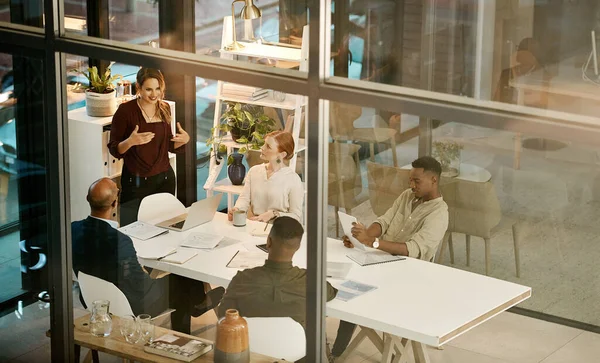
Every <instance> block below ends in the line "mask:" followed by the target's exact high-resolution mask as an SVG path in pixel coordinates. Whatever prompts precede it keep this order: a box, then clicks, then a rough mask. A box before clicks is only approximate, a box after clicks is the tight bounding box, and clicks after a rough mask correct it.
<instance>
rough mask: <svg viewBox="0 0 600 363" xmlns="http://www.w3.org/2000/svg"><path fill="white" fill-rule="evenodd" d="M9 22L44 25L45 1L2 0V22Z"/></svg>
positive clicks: (0, 15) (0, 13)
mask: <svg viewBox="0 0 600 363" xmlns="http://www.w3.org/2000/svg"><path fill="white" fill-rule="evenodd" d="M1 22H7V23H13V24H20V25H28V26H33V27H36V28H41V27H43V26H44V1H43V0H31V1H14V0H2V1H0V23H1Z"/></svg>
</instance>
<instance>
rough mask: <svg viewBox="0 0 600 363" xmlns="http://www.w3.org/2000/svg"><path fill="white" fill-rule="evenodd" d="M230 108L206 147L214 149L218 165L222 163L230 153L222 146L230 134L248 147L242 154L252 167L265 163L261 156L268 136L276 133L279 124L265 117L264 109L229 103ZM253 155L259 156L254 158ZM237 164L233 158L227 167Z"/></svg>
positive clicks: (241, 150)
mask: <svg viewBox="0 0 600 363" xmlns="http://www.w3.org/2000/svg"><path fill="white" fill-rule="evenodd" d="M226 106H227V107H226V109H225V112H223V114H222V115H221V122H220V124H219V125H218V126H216V127H213V128H212V129H211V135H212V136H211V137H210V138H208V140H206V145H208V146H210V147H211V149H210V151H211V153H212V154H213V156H214V157H216V158H217V163H218V162H220V160H221V159H222V155H223V154H226V153H227V147H226V146H225V145H224V144H223V143H222V142H223V137H225V136H226V135H227V133H229V134H231V138H232V139H233V140H234V141H235V142H237V143H239V144H243V145H244V146H242V147H241V148H240V149H239V150H238V153H239V154H245V155H246V156H247V158H246V159H247V161H248V165H249V166H250V167H252V166H253V165H254V164H258V163H261V162H262V160H260V158H259V157H258V153H259V151H260V148H261V146H263V144H264V143H265V135H267V134H268V133H269V132H271V131H273V130H275V120H273V119H272V118H270V117H269V116H267V115H265V113H264V110H263V108H262V107H261V106H255V105H250V104H241V103H237V102H226ZM251 153H255V154H256V155H253V157H252V158H250V154H251ZM251 159H252V160H251ZM233 163H234V157H233V155H229V157H228V158H227V165H230V166H231V165H232V164H233Z"/></svg>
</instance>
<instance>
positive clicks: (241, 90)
mask: <svg viewBox="0 0 600 363" xmlns="http://www.w3.org/2000/svg"><path fill="white" fill-rule="evenodd" d="M223 93H224V94H227V95H231V96H243V97H259V96H263V95H267V94H268V93H269V90H268V89H265V88H258V87H250V86H242V85H240V84H235V83H224V84H223Z"/></svg>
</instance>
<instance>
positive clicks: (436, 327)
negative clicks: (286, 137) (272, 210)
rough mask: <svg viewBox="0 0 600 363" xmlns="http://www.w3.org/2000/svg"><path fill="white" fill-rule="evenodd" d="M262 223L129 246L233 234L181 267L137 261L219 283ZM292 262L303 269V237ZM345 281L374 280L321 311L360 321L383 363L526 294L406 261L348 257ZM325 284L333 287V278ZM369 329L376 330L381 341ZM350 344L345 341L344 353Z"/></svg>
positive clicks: (213, 225)
mask: <svg viewBox="0 0 600 363" xmlns="http://www.w3.org/2000/svg"><path fill="white" fill-rule="evenodd" d="M264 226H265V224H264V223H259V222H252V221H248V225H247V226H246V227H234V226H233V225H232V224H231V223H230V222H228V221H227V215H226V214H223V213H217V214H216V215H215V218H214V219H213V221H211V222H209V223H206V224H204V225H201V226H198V227H196V228H194V229H191V230H189V231H186V232H170V233H168V234H166V235H163V236H159V237H155V238H154V239H150V240H147V241H140V240H135V239H134V245H135V248H136V250H137V251H138V254H140V255H143V254H144V249H145V248H147V246H149V245H151V244H156V243H161V244H165V245H168V246H176V245H178V244H179V243H180V242H181V241H183V240H184V239H185V237H186V236H187V235H188V234H189V233H191V232H194V231H202V232H205V233H212V234H220V235H224V236H227V237H230V238H233V239H237V240H239V241H240V243H239V244H234V245H229V246H227V247H223V248H217V249H216V250H213V251H210V252H204V251H200V250H199V251H198V255H197V256H195V257H194V258H192V259H191V260H189V261H187V262H186V263H184V264H181V265H179V264H172V263H166V262H162V261H157V260H149V259H142V258H140V262H141V263H142V264H143V265H145V266H148V267H152V268H158V269H161V270H163V271H168V272H171V273H174V274H177V275H181V276H185V277H189V278H192V279H196V280H201V281H205V282H208V283H211V284H215V285H220V286H225V287H226V286H227V285H228V284H229V281H231V279H232V278H233V276H234V275H235V274H236V272H237V270H236V269H232V268H228V267H226V266H225V265H226V264H227V263H228V262H229V260H230V259H231V257H232V256H233V255H234V254H235V252H236V251H237V250H246V246H248V245H249V243H253V244H261V243H265V240H266V237H254V236H251V235H250V234H249V231H251V230H253V229H254V228H257V227H258V228H261V230H262V227H264ZM249 248H253V247H249ZM347 252H348V249H346V248H345V247H344V246H343V244H342V242H341V241H339V240H335V239H331V238H330V239H328V241H327V261H331V262H334V261H337V262H351V260H350V259H348V258H347V257H346V253H347ZM266 256H267V255H266V254H265V258H266ZM293 262H294V265H296V266H299V267H306V243H305V242H304V241H303V246H302V248H301V249H300V250H299V251H298V253H296V255H295V256H294V261H293ZM346 279H352V280H355V281H359V282H363V283H367V284H370V285H375V286H377V289H376V290H373V291H370V292H368V293H366V294H364V295H362V296H359V297H357V298H355V299H353V300H350V301H348V302H343V301H341V300H337V299H334V300H333V301H330V302H328V303H327V315H328V316H330V317H334V318H338V319H342V320H346V321H349V322H352V323H356V324H357V325H360V326H361V328H363V329H361V334H362V335H361V334H359V336H358V337H357V338H360V340H362V339H363V338H369V339H371V340H372V341H373V342H374V344H375V345H376V346H377V347H378V348H379V349H380V350H383V351H384V360H383V361H389V359H390V358H391V354H392V353H394V352H395V353H396V359H395V360H399V357H400V355H401V353H403V352H404V350H403V349H404V348H406V347H407V346H408V343H409V342H411V341H412V342H411V343H412V345H413V350H415V351H418V352H415V353H416V354H415V359H416V362H429V359H428V357H427V353H426V349H425V347H424V345H425V344H426V345H431V346H435V347H439V346H442V345H444V344H446V343H447V342H449V341H451V340H452V339H454V338H456V337H457V336H459V335H461V334H462V333H464V332H466V331H468V330H470V329H472V328H473V327H475V326H477V325H479V324H481V323H483V322H485V321H486V320H488V319H490V318H492V317H494V316H496V315H497V314H499V313H501V312H503V311H505V310H506V309H508V308H510V307H512V306H515V305H517V304H519V303H520V302H522V301H524V300H526V299H528V298H529V297H530V296H531V288H530V287H526V286H522V285H518V284H514V283H511V282H507V281H502V280H498V279H494V278H491V277H488V276H483V275H478V274H474V273H471V272H467V271H462V270H459V269H455V268H450V267H447V266H443V265H438V264H434V263H430V262H426V261H421V260H418V259H413V258H407V259H406V260H403V261H397V262H391V263H386V264H380V265H372V266H365V267H361V266H359V265H357V264H355V263H353V262H352V267H351V269H350V272H349V273H348V276H347V277H346ZM331 282H332V284H333V285H334V286H335V285H336V282H339V280H331ZM373 330H377V331H381V332H384V333H385V334H384V339H381V338H380V337H379V336H378V335H377V334H376V333H374V332H373ZM363 331H364V332H363ZM402 338H405V339H402ZM358 343H360V342H359V341H357V342H356V343H354V342H353V343H351V345H350V346H349V349H348V350H347V352H346V353H348V354H349V351H351V350H352V349H353V348H354V347H355V346H356V345H357V344H358ZM353 344H354V346H353Z"/></svg>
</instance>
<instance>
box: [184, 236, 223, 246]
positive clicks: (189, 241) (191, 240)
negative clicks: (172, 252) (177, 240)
mask: <svg viewBox="0 0 600 363" xmlns="http://www.w3.org/2000/svg"><path fill="white" fill-rule="evenodd" d="M222 239H223V236H217V235H214V234H208V233H201V232H193V233H190V234H189V235H188V236H187V238H186V239H185V241H183V242H182V243H181V246H182V247H191V248H199V249H209V250H210V249H213V248H215V247H216V246H217V245H218V244H219V242H221V240H222Z"/></svg>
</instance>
